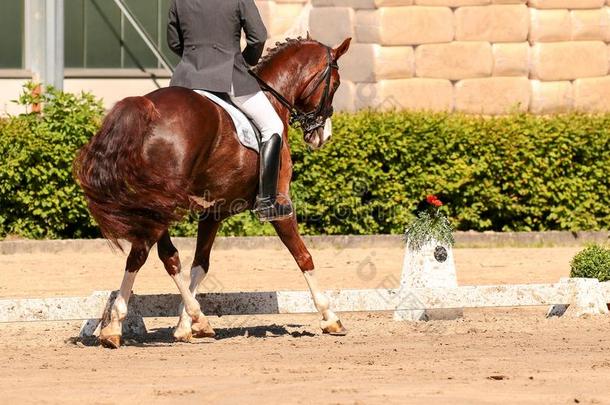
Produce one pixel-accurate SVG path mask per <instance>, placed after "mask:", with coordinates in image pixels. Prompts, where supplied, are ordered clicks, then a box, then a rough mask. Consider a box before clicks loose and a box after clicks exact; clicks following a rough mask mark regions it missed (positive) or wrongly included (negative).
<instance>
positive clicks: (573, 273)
mask: <svg viewBox="0 0 610 405" xmlns="http://www.w3.org/2000/svg"><path fill="white" fill-rule="evenodd" d="M570 265H571V270H570V277H586V278H596V279H598V280H599V281H610V248H608V247H605V246H601V245H597V244H594V245H590V246H588V247H587V248H585V249H584V250H582V251H580V252H578V253H577V254H576V256H574V258H573V259H572V262H571V263H570Z"/></svg>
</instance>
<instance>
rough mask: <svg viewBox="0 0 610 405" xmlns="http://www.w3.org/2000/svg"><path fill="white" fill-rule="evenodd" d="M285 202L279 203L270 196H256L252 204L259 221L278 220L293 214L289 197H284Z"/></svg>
mask: <svg viewBox="0 0 610 405" xmlns="http://www.w3.org/2000/svg"><path fill="white" fill-rule="evenodd" d="M286 200H287V201H288V203H287V204H282V203H280V202H279V201H278V200H277V199H273V198H271V197H263V198H261V197H257V198H256V203H255V204H254V213H255V214H256V216H257V217H258V220H259V221H261V222H272V221H279V220H282V219H286V218H290V217H292V216H293V215H294V208H293V207H292V203H291V202H290V199H286Z"/></svg>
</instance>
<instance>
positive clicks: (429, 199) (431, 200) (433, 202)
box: [426, 195, 443, 207]
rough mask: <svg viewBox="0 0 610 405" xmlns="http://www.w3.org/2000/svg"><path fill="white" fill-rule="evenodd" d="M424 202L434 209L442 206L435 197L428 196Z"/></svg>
mask: <svg viewBox="0 0 610 405" xmlns="http://www.w3.org/2000/svg"><path fill="white" fill-rule="evenodd" d="M426 202H427V203H428V204H430V205H433V206H435V207H440V206H441V205H443V202H442V201H441V200H439V199H438V197H437V196H435V195H429V196H427V197H426Z"/></svg>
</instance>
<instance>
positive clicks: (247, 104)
mask: <svg viewBox="0 0 610 405" xmlns="http://www.w3.org/2000/svg"><path fill="white" fill-rule="evenodd" d="M230 97H231V100H232V101H233V103H235V105H237V106H238V107H239V108H240V109H241V110H242V111H243V112H244V114H246V115H247V116H248V117H249V118H250V119H251V120H252V121H254V124H255V125H256V126H257V127H258V129H259V130H260V131H261V137H262V141H263V142H265V141H268V140H269V139H270V138H271V136H272V135H273V134H279V135H282V134H283V133H284V123H283V122H282V120H281V118H280V117H279V116H278V115H277V112H276V111H275V109H274V108H273V105H272V104H271V102H270V101H269V99H268V98H267V96H265V93H263V92H262V91H259V92H257V93H255V94H250V95H247V96H239V97H235V96H233V95H231V96H230Z"/></svg>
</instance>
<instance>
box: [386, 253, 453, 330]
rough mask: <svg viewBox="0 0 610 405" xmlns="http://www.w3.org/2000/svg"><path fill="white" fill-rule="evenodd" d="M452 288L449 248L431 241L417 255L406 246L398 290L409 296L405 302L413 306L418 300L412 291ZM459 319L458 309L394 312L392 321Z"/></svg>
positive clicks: (451, 263) (451, 265)
mask: <svg viewBox="0 0 610 405" xmlns="http://www.w3.org/2000/svg"><path fill="white" fill-rule="evenodd" d="M456 287H457V277H456V272H455V261H454V260H453V250H452V248H451V246H447V245H442V244H440V243H438V242H436V241H433V242H431V243H428V244H426V245H424V246H423V247H422V248H421V249H420V250H417V251H414V250H412V249H410V248H409V246H408V245H407V246H406V247H405V256H404V260H403V265H402V275H401V279H400V290H401V292H409V291H410V292H411V293H410V294H407V296H406V297H407V298H406V299H407V300H408V301H413V304H416V303H417V302H418V301H420V300H421V297H419V296H418V295H417V294H416V293H415V292H414V290H413V289H418V288H456ZM424 308H426V307H424ZM462 316H463V311H462V309H461V308H446V309H426V310H412V311H396V312H394V320H396V321H427V320H440V319H445V320H450V319H456V318H460V317H462Z"/></svg>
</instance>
